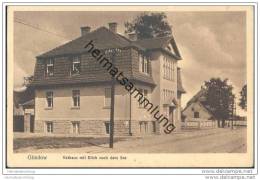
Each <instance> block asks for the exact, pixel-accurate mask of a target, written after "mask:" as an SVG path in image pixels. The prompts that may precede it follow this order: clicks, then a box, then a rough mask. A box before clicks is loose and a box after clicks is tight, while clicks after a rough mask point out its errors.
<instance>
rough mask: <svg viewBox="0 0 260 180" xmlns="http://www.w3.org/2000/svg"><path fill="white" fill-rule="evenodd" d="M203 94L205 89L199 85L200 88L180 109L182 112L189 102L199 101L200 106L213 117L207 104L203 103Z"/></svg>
mask: <svg viewBox="0 0 260 180" xmlns="http://www.w3.org/2000/svg"><path fill="white" fill-rule="evenodd" d="M205 94H206V89H205V88H203V87H201V89H200V90H199V91H198V92H197V93H196V94H195V95H194V96H193V97H192V98H191V99H190V100H189V101H188V102H187V105H186V107H185V108H184V109H183V110H182V112H183V111H185V110H186V109H187V108H188V107H189V106H190V105H191V104H193V103H199V104H200V105H201V107H203V108H204V110H206V111H207V112H208V113H209V114H210V115H211V116H212V117H213V118H214V114H213V113H212V110H211V109H210V107H209V106H208V105H206V104H205Z"/></svg>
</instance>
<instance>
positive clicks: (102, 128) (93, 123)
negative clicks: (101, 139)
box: [34, 120, 159, 136]
mask: <svg viewBox="0 0 260 180" xmlns="http://www.w3.org/2000/svg"><path fill="white" fill-rule="evenodd" d="M46 122H52V124H53V132H52V133H51V134H73V133H72V122H75V121H70V120H46V121H43V120H35V127H34V128H35V131H34V132H35V133H47V130H46ZM76 122H79V135H93V136H96V135H99V136H100V135H101V136H104V135H105V136H106V135H107V136H108V135H109V133H108V132H107V131H106V125H105V123H107V122H109V121H105V120H77V121H76ZM144 122H145V123H144ZM144 124H146V125H144ZM154 126H155V127H154ZM152 134H159V125H158V123H153V122H152V121H136V120H132V121H131V135H133V136H143V135H152ZM114 135H115V136H130V131H129V121H128V120H115V122H114Z"/></svg>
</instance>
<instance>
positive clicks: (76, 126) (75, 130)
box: [72, 121, 79, 134]
mask: <svg viewBox="0 0 260 180" xmlns="http://www.w3.org/2000/svg"><path fill="white" fill-rule="evenodd" d="M72 134H79V122H76V121H75V122H72Z"/></svg>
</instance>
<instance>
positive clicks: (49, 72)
mask: <svg viewBox="0 0 260 180" xmlns="http://www.w3.org/2000/svg"><path fill="white" fill-rule="evenodd" d="M53 74H54V60H53V59H48V60H46V64H45V76H46V77H50V76H53Z"/></svg>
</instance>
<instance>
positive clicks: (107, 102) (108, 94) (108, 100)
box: [104, 88, 111, 107]
mask: <svg viewBox="0 0 260 180" xmlns="http://www.w3.org/2000/svg"><path fill="white" fill-rule="evenodd" d="M104 101H105V102H104V106H105V107H110V105H111V88H105V100H104Z"/></svg>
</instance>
